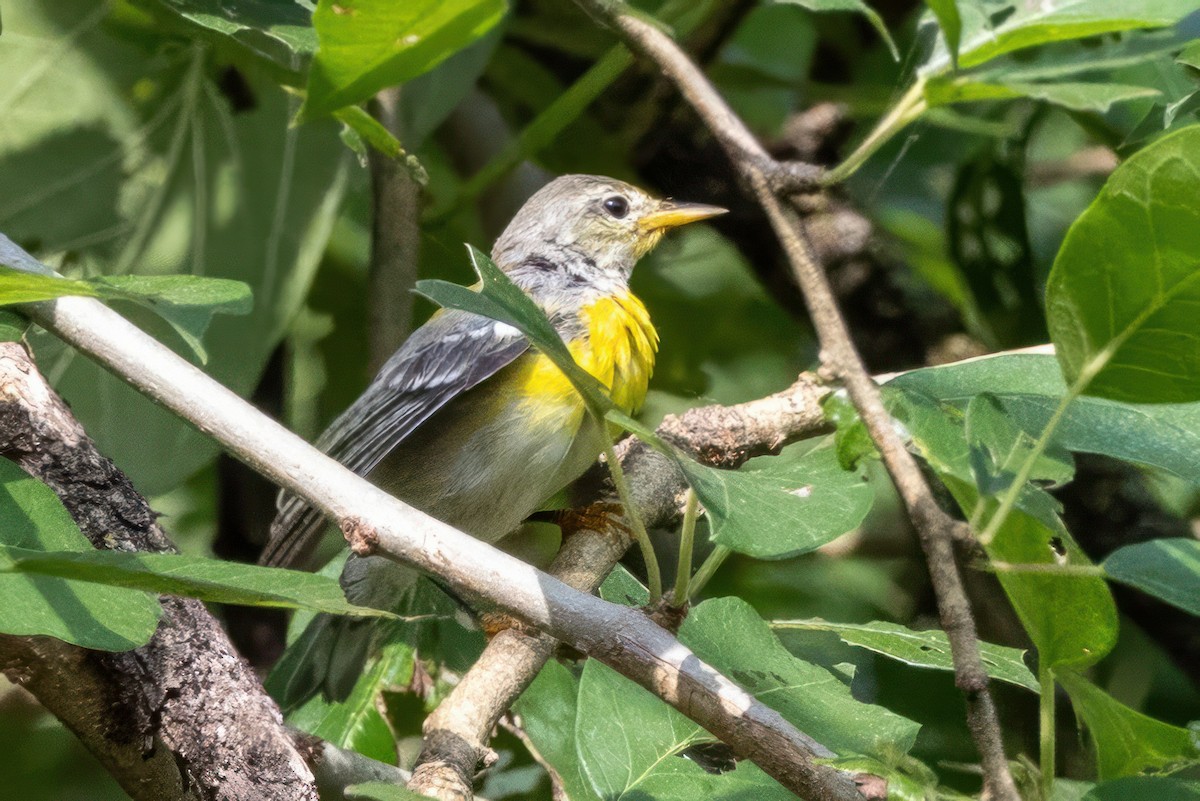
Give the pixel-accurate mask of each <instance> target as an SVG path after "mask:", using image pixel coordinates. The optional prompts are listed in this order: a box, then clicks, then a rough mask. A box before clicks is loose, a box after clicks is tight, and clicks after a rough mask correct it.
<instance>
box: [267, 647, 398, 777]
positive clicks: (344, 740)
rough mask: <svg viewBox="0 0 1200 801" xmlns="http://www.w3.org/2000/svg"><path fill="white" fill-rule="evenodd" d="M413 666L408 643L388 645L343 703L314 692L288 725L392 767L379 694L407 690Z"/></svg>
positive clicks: (390, 741)
mask: <svg viewBox="0 0 1200 801" xmlns="http://www.w3.org/2000/svg"><path fill="white" fill-rule="evenodd" d="M415 665H416V661H415V652H414V651H413V648H412V646H411V645H410V644H409V643H407V642H403V641H399V640H394V641H392V642H389V643H388V644H387V645H385V646H384V647H383V648H382V649H381V650H380V653H379V655H378V656H377V657H376V658H375V660H374V661H373V662H372V663H371V664H370V665H369V666H368V667H367V669H366V670H365V671H364V672H363V674H362V676H361V677H359V680H358V682H357V683H356V684H355V685H354V689H353V690H351V692H350V694H349V696H347V698H346V700H345V701H329V700H327V699H326V698H325V697H324V695H323V694H321V693H317V694H316V695H314V696H313V697H312V698H310V699H309V700H308V701H307V702H305V703H304V704H303V705H302V706H300V707H299V708H298V709H296V710H295V711H293V712H289V713H288V716H287V719H288V724H289V725H292V726H296V727H298V728H300V729H302V730H303V731H306V732H308V733H309V734H312V735H314V736H316V737H320V738H321V739H323V740H328V741H329V742H331V743H333V744H334V745H336V746H338V747H339V748H349V749H352V750H354V751H357V752H358V753H360V754H363V755H364V756H368V757H370V758H371V759H376V760H378V761H380V762H386V763H388V764H395V763H396V739H395V735H393V733H392V730H391V727H390V726H388V723H387V721H386V720H385V719H384V717H383V715H382V714H381V713H380V711H379V694H380V693H381V692H382V691H384V690H389V689H400V688H405V687H408V686H409V684H410V683H411V682H412V677H413V669H414V667H415Z"/></svg>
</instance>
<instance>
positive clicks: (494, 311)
mask: <svg viewBox="0 0 1200 801" xmlns="http://www.w3.org/2000/svg"><path fill="white" fill-rule="evenodd" d="M467 252H468V253H469V254H470V257H471V264H472V266H473V267H474V268H475V274H476V275H478V276H479V283H478V284H476V285H475V286H476V287H477V289H476V288H474V287H471V288H469V287H465V286H459V285H458V284H451V283H449V282H447V281H439V280H436V279H434V280H424V281H418V282H417V292H418V293H419V294H421V295H424V296H425V297H427V298H429V299H430V300H432V301H433V302H434V303H437V304H438V305H440V306H444V307H446V308H448V309H461V310H462V311H468V312H472V313H473V314H479V315H482V316H484V317H487V318H489V319H492V320H497V321H499V322H502V323H508V324H509V325H511V326H514V327H516V328H517V329H519V330H520V331H521V333H522V334H524V335H525V336H527V337H528V338H529V341H530V342H532V343H533V344H534V346H536V347H537V349H538V350H540V351H542V353H544V354H546V356H547V357H548V358H549V359H550V360H551V361H553V362H554V364H555V365H556V366H557V367H558V369H559V370H562V372H563V374H564V375H566V376H567V378H569V379H570V380H571V383H572V384H573V385H574V386H575V389H576V391H578V392H579V394H580V395H582V396H583V398H584V400H585V401H587V403H588V405H589V406H590V407H591V408H592V409H595V410H599V411H610V410H612V409H613V405H612V401H610V400H609V398H608V393H607V392H606V391H605V389H604V387H603V386H601V384H600V382H599V381H597V380H596V378H595V377H594V376H592V375H591V373H588V372H587V371H586V370H584V369H583V368H582V367H580V366H579V365H578V364H577V363H576V362H575V358H574V357H573V356H571V352H570V351H569V350H567V346H566V345H565V344H563V341H562V339H561V338H560V337H559V336H558V332H557V331H555V330H554V326H553V325H551V324H550V320H549V319H547V317H546V314H545V313H544V312H543V311H542V310H541V309H539V308H538V307H537V305H536V304H535V303H534V302H533V300H532V299H531V298H530V297H529V296H528V295H526V294H525V293H524V292H523V291H521V288H520V287H518V286H517V285H516V284H514V283H513V282H512V280H511V279H510V278H509V277H508V276H507V275H505V274H504V272H503V271H501V269H500V268H499V267H497V266H496V264H495V262H493V261H492V260H491V259H490V258H488V256H487V254H485V253H483V252H482V251H480V250H478V249H477V248H475V247H472V246H470V245H468V246H467ZM634 425H637V424H636V423H634ZM650 436H651V437H652V438H654V435H653V432H651V433H650ZM654 439H657V438H654Z"/></svg>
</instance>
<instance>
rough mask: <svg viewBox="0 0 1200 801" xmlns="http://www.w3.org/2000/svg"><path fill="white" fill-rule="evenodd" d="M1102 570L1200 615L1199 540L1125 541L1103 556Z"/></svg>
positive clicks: (1115, 579)
mask: <svg viewBox="0 0 1200 801" xmlns="http://www.w3.org/2000/svg"><path fill="white" fill-rule="evenodd" d="M1104 571H1105V572H1106V573H1108V576H1109V578H1111V579H1112V580H1113V581H1119V582H1121V583H1122V584H1128V585H1129V586H1131V587H1136V588H1138V589H1139V590H1141V591H1142V592H1146V593H1149V594H1150V595H1153V596H1155V597H1156V598H1161V599H1162V600H1164V601H1166V602H1167V603H1169V604H1171V605H1173V606H1177V607H1179V608H1180V609H1182V610H1184V611H1185V612H1190V613H1191V614H1193V615H1200V542H1197V541H1196V540H1189V539H1183V538H1178V539H1167V540H1151V541H1150V542H1141V543H1138V544H1137V545H1126V546H1125V547H1123V548H1118V549H1117V550H1116V551H1113V553H1111V554H1110V555H1109V557H1108V558H1107V559H1105V560H1104Z"/></svg>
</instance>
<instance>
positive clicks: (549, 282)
mask: <svg viewBox="0 0 1200 801" xmlns="http://www.w3.org/2000/svg"><path fill="white" fill-rule="evenodd" d="M725 211H726V209H723V208H720V207H718V206H711V205H707V204H701V203H687V202H679V201H675V200H673V199H670V198H667V199H659V198H656V197H654V196H652V195H651V194H649V193H647V192H645V191H643V190H641V189H638V188H637V187H635V186H633V185H631V184H628V183H626V182H623V181H619V180H616V179H613V178H607V177H602V176H595V175H564V176H561V177H559V178H556V179H554V180H552V181H550V182H549V183H547V184H546V185H545V186H543V187H542V188H541V189H540V190H538V191H537V192H536V193H534V194H533V195H532V196H531V197H530V198H529V200H528V201H526V202H525V204H524V205H523V206H522V207H521V208H520V209H519V210H518V211H517V213H516V215H514V217H513V218H512V220H511V221H510V222H509V224H508V226H507V227H506V228H505V229H504V231H503V232H502V233H501V235H500V236H499V237H498V238H497V239H496V241H495V244H494V245H493V247H492V251H491V257H492V260H493V261H494V262H495V264H496V265H497V266H498V267H499V268H500V269H501V270H502V271H503V272H504V273H505V274H506V275H507V276H508V278H510V279H511V280H512V281H513V283H515V284H516V285H517V286H518V287H520V289H521V290H522V291H524V292H525V293H526V294H527V295H528V296H529V297H530V298H531V299H532V300H533V301H534V302H535V303H536V304H537V305H538V306H539V307H540V308H541V310H542V311H543V312H544V313H545V314H546V316H547V317H548V319H549V320H550V322H551V323H552V324H553V326H554V328H555V330H556V331H557V332H558V334H559V336H560V337H561V338H562V339H563V341H564V343H566V345H567V347H568V349H569V350H570V352H571V355H572V356H573V357H574V358H575V360H576V362H578V364H579V365H580V367H582V368H583V369H584V370H586V371H587V372H589V373H591V374H592V375H593V376H594V377H595V378H596V379H597V380H598V381H599V382H600V383H601V384H603V385H604V386H605V387H606V388H607V390H608V392H609V395H610V398H611V400H612V402H613V404H614V405H615V406H616V407H617V408H619V409H621V410H622V411H624V412H626V413H629V414H634V413H636V412H637V411H638V410H639V408H640V407H641V405H642V403H643V401H644V399H645V397H646V392H647V388H648V384H649V380H650V376H651V372H652V371H653V368H654V360H655V355H656V352H657V348H658V335H657V333H656V331H655V329H654V326H653V324H652V323H651V321H650V316H649V313H648V312H647V310H646V307H645V306H644V305H643V304H642V302H641V301H640V300H638V298H637V297H636V296H635V295H633V293H632V292H631V291H630V289H629V279H630V276H631V274H632V272H633V268H634V265H635V264H636V263H637V262H638V260H639V259H641V258H642V257H643V256H645V255H646V254H647V253H649V252H650V251H651V250H652V249H653V248H654V247H655V246H656V245H657V244H658V243H659V241H660V240H661V239H662V238H663V236H664V234H665V233H666V232H667V231H668V230H670V229H672V228H675V227H678V226H681V225H685V224H687V223H691V222H696V221H700V220H705V219H709V218H711V217H715V216H717V215H719V214H723V213H725ZM611 436H612V435H611V433H610V432H609V431H608V428H607V426H605V425H603V424H602V423H600V422H598V421H596V420H594V419H593V418H592V417H591V415H589V414H588V413H587V408H586V406H585V403H584V400H583V398H582V397H581V396H580V395H579V394H578V392H577V391H576V390H575V388H574V386H573V385H572V384H571V382H570V381H569V380H568V379H567V377H566V376H565V375H564V374H563V373H562V372H561V371H560V370H559V369H558V367H556V366H555V365H554V363H553V362H552V361H551V360H550V359H549V358H547V357H546V356H545V355H544V354H542V353H541V352H539V351H538V350H537V349H536V348H534V347H532V346H531V345H530V343H529V341H528V340H527V339H526V338H525V336H524V335H523V334H521V332H520V331H519V330H518V329H516V328H515V327H513V326H511V325H508V324H506V323H503V322H498V321H495V320H491V319H488V318H486V317H482V316H479V315H476V314H473V313H470V312H466V311H462V310H457V309H440V310H438V311H437V312H435V313H434V314H433V315H432V316H431V317H430V318H429V320H428V321H427V322H426V323H425V324H424V325H422V326H420V327H419V328H418V329H416V330H415V331H414V332H413V333H412V334H411V335H410V336H409V337H408V339H407V340H406V341H405V342H404V344H403V345H401V347H400V348H399V349H398V350H397V351H396V352H395V354H393V355H392V356H391V358H390V359H389V360H388V361H387V362H386V363H385V364H384V365H383V367H382V368H381V369H380V371H379V373H378V375H377V376H376V377H375V378H374V380H373V381H372V382H371V383H370V385H369V386H368V387H367V389H366V390H365V391H364V392H363V393H362V395H360V396H359V398H358V399H357V400H355V401H354V402H353V403H352V404H351V405H350V406H349V407H348V408H347V409H346V410H345V411H344V412H343V413H342V414H341V415H339V416H338V417H337V418H336V419H335V420H334V422H333V423H332V424H331V425H330V426H329V428H328V429H327V430H326V431H325V433H324V434H322V435H321V437H320V438H319V439H318V441H317V446H318V447H319V448H320V449H321V450H323V451H325V452H326V453H327V454H328V455H330V456H332V457H333V458H335V459H337V460H338V461H340V462H341V463H342V464H344V465H345V466H346V467H347V468H349V469H351V470H353V471H354V472H355V473H358V474H359V475H363V476H366V477H367V478H368V479H369V480H371V481H372V482H373V483H375V484H376V485H378V486H380V487H382V488H383V489H385V490H387V491H389V492H391V493H392V494H394V495H395V496H396V497H398V498H400V499H401V500H403V501H405V502H407V503H408V504H410V505H412V506H414V507H416V508H417V509H420V510H421V511H423V512H426V513H427V514H429V515H431V516H433V517H436V518H438V519H439V520H442V521H443V522H446V523H449V524H450V525H452V526H454V527H456V528H458V529H460V530H462V531H464V532H466V533H468V534H470V535H472V536H473V537H476V538H478V539H480V540H482V541H484V542H488V543H491V542H495V541H497V540H499V539H500V538H502V537H504V536H505V535H506V534H508V533H510V532H512V531H513V530H514V529H516V528H517V527H518V526H519V525H520V524H521V523H522V521H524V520H525V519H526V518H527V517H529V516H530V515H531V514H532V513H534V512H536V511H537V510H538V509H539V508H541V505H542V504H543V502H544V501H546V500H547V499H548V498H550V497H551V496H553V495H554V494H555V493H556V492H558V491H559V490H561V489H562V488H564V487H565V486H567V485H568V484H570V483H571V482H572V481H574V480H575V479H577V478H579V477H580V476H581V475H582V474H583V473H584V472H585V471H586V470H587V469H588V468H589V467H590V466H591V465H592V464H593V463H595V462H596V461H597V459H598V458H599V455H600V453H601V452H602V451H603V450H604V449H605V448H606V446H607V445H608V444H610V443H611ZM326 528H327V526H326V522H325V520H324V519H323V517H322V515H321V514H320V512H319V511H317V510H316V509H314V508H312V507H311V506H310V505H308V504H307V502H306V501H304V499H302V498H300V497H299V496H296V495H293V494H290V493H288V492H287V491H281V492H280V494H279V497H278V500H277V514H276V517H275V520H274V522H273V523H272V525H271V531H270V535H269V538H268V542H267V545H266V547H265V549H264V551H263V554H262V556H261V557H260V562H261V563H262V564H266V565H271V566H296V565H300V564H303V563H304V562H305V561H306V560H307V559H309V558H310V557H311V554H312V552H313V551H314V550H315V548H316V545H317V544H318V543H319V541H320V540H321V538H322V535H323V533H324V531H325V530H326ZM415 578H416V574H415V572H413V571H412V570H411V569H409V568H405V567H403V566H401V565H397V564H396V563H394V562H391V561H389V560H387V559H384V558H382V557H378V556H368V557H359V556H357V555H353V554H352V555H350V556H349V557H348V559H347V561H346V564H345V567H344V569H343V572H342V576H341V583H342V587H343V589H344V591H345V593H346V597H347V599H348V600H350V601H352V602H354V603H356V604H360V605H366V606H372V607H376V608H380V609H390V608H393V607H394V606H395V605H396V603H397V599H399V598H401V597H402V596H403V595H404V593H405V592H407V591H408V590H409V589H411V588H412V587H413V586H414V585H415ZM373 627H374V628H375V629H376V630H377V628H378V626H377V623H375V622H373V621H369V620H363V619H351V618H336V617H329V616H323V615H319V616H317V618H315V619H314V620H313V621H312V622H311V623H310V624H309V627H308V629H307V630H306V631H305V633H304V635H303V636H305V637H306V638H307V642H306V643H304V644H303V646H302V647H301V648H298V649H296V650H297V651H298V652H300V653H302V654H304V655H305V656H304V657H302V658H303V659H305V660H307V661H306V662H305V663H303V664H300V663H297V664H295V665H293V666H292V668H290V672H291V674H292V675H291V676H290V678H289V679H288V681H289V688H288V690H287V692H286V693H285V694H286V695H288V696H291V697H292V699H293V700H296V701H298V700H303V699H304V698H306V697H311V695H313V694H315V692H317V691H318V690H323V691H324V693H325V695H326V696H327V697H330V698H332V699H335V700H336V699H339V698H344V697H346V696H347V695H348V694H349V692H350V690H351V689H352V688H353V685H354V682H355V681H356V680H357V678H358V675H359V673H360V672H361V668H362V666H363V665H364V664H365V662H366V660H367V658H368V657H369V654H370V652H371V650H372V648H373V647H374V638H375V637H376V636H377V634H374V635H373V634H372V629H373Z"/></svg>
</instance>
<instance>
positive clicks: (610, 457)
mask: <svg viewBox="0 0 1200 801" xmlns="http://www.w3.org/2000/svg"><path fill="white" fill-rule="evenodd" d="M598 420H599V422H600V425H601V426H603V425H604V418H603V417H599V418H598ZM604 458H605V459H606V460H607V461H608V472H609V475H611V476H612V480H613V486H614V487H616V489H617V497H618V498H620V499H621V506H622V507H624V509H625V517H626V519H627V520H628V521H629V527H630V528H631V529H633V536H634V539H636V540H637V544H638V548H639V549H641V552H642V559H643V561H645V563H646V585H647V586H648V587H649V588H650V603H654V602H655V601H657V600H658V599H659V598H661V597H662V572H661V571H660V570H659V569H658V557H656V556H655V555H654V544H653V543H652V542H650V535H649V534H648V533H646V524H645V523H643V522H642V516H641V515H639V514H638V511H637V508H636V507H635V506H634V505H633V498H632V497H631V496H630V494H629V483H628V482H627V481H626V480H625V469H624V468H623V467H621V460H620V459H618V458H617V452H616V451H615V450H613V446H612V445H611V444H610V445H609V446H608V447H607V448H605V450H604Z"/></svg>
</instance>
